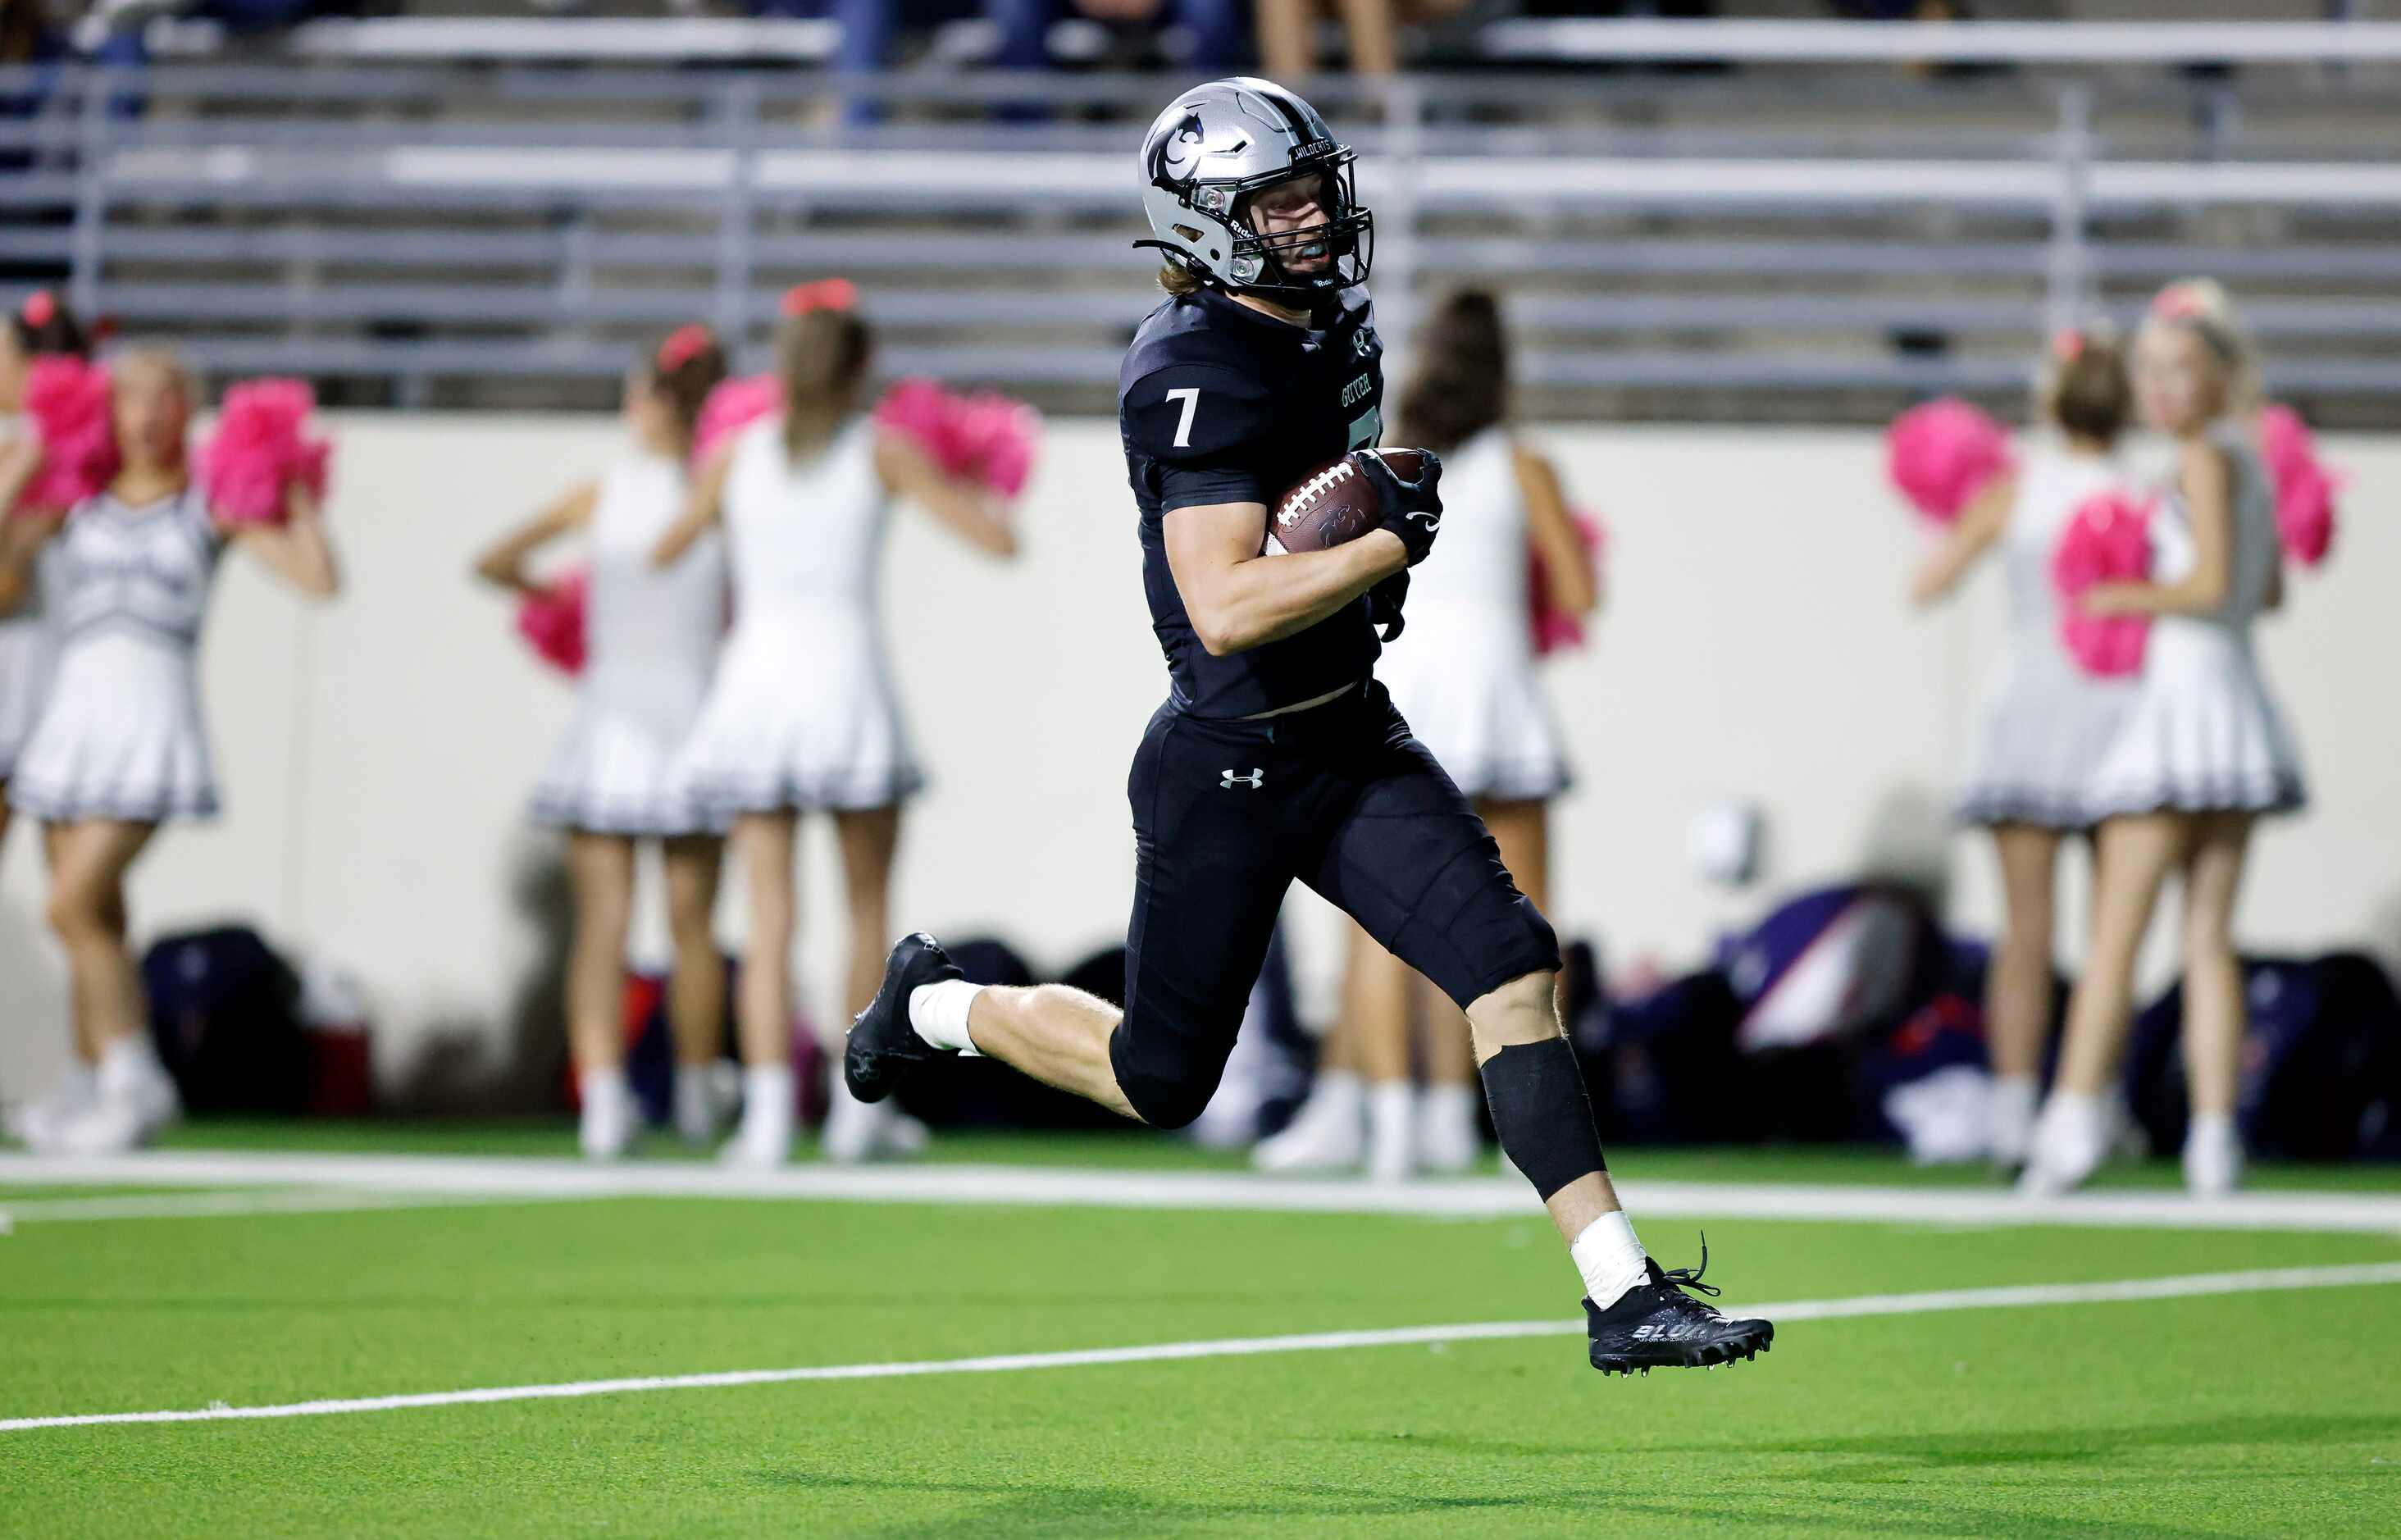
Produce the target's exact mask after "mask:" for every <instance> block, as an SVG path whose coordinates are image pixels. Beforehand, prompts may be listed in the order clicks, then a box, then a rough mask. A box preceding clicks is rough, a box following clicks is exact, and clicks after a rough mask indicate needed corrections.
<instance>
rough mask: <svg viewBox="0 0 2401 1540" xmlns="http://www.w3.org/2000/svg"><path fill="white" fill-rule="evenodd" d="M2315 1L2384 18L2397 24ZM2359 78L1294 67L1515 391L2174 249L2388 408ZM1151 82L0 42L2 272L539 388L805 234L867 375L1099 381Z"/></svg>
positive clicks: (1071, 384) (2269, 329) (1036, 384)
mask: <svg viewBox="0 0 2401 1540" xmlns="http://www.w3.org/2000/svg"><path fill="white" fill-rule="evenodd" d="M1612 25H1615V24H1612ZM1669 30H1671V31H1675V32H1678V33H1680V34H1681V33H1682V32H1684V31H1685V30H1686V29H1681V28H1675V29H1669ZM1788 30H1789V29H1788ZM1845 30H1846V31H1847V30H1848V29H1845ZM1961 30H1963V31H1964V30H1967V29H1961ZM2052 30H2056V29H2052ZM2066 30H2068V31H2072V32H2079V33H2083V32H2090V31H2092V29H2090V28H2070V29H2066ZM2120 30H2123V29H2120ZM2220 30H2221V31H2222V30H2225V29H2220ZM2294 30H2295V29H2290V28H2287V29H2284V31H2285V32H2292V31H2294ZM2298 30H2301V31H2308V32H2312V33H2313V34H2314V33H2323V32H2326V31H2327V30H2330V29H2326V28H2303V29H2298ZM2331 30H2334V31H2339V32H2340V33H2341V34H2343V35H2344V36H2345V37H2346V38H2347V39H2350V40H2351V43H2352V44H2353V50H2354V56H2355V57H2356V58H2365V59H2381V58H2384V57H2387V56H2388V55H2387V53H2385V52H2379V51H2378V50H2379V49H2387V48H2388V45H2392V48H2390V50H2389V51H2390V52H2391V53H2392V54H2393V55H2394V56H2401V43H2396V39H2401V28H2394V27H2385V26H2378V25H2370V24H2362V23H2348V24H2344V25H2342V26H2341V27H2339V28H2335V29H2331ZM1612 35H1614V34H1612ZM1648 47H1649V45H1647V44H1646V45H1645V48H1648ZM2282 47H2283V45H2281V44H2280V45H2279V48H2282ZM2287 51H2289V50H2287ZM1636 56H1638V57H1639V56H1640V55H1639V54H1638V55H1636ZM2168 56H2169V55H2162V57H2168ZM2173 56H2174V57H2178V58H2181V57H2183V55H2182V54H2175V55H2173ZM2285 56H2286V54H2285V53H2284V52H2276V51H2274V50H2271V57H2274V58H2277V59H2283V58H2284V57H2285ZM1980 57H1981V56H1980ZM2312 57H2317V56H2316V55H2312ZM2395 79H2396V76H2395V75H2394V72H2393V71H2391V70H2390V69H2387V68H2384V67H2383V66H2381V65H2363V64H2357V63H2350V64H2346V66H2345V67H2344V68H2342V69H2341V70H2339V71H2313V72H2309V73H2304V74H2301V75H2299V76H2296V75H2295V74H2294V72H2293V71H2292V70H2291V69H2290V68H2288V67H2285V66H2283V65H2280V66H2279V67H2278V70H2277V71H2276V72H2272V73H2270V74H2267V75H2262V76H2257V77H2255V78H2250V79H2244V80H2242V81H2240V82H2239V84H2238V83H2236V82H2233V81H2230V80H2227V79H2224V78H2218V77H2215V76H2212V77H2203V78H2194V79H2186V78H2178V77H2175V76H2156V75H2147V76H2142V77H2139V78H2132V79H2128V78H2120V77H2118V76H2114V75H2104V76H2075V75H2070V76H2057V77H2036V76H2025V75H2022V74H2021V75H2006V76H1985V77H1977V78H1969V79H1959V80H1948V79H1934V78H1925V77H1920V76H1905V75H1900V74H1897V73H1892V72H1889V71H1887V72H1882V73H1876V72H1871V73H1869V74H1866V75H1845V76H1840V77H1839V78H1836V77H1830V76H1820V75H1818V74H1814V73H1813V72H1812V71H1810V70H1805V69H1804V70H1800V71H1796V72H1784V71H1778V72H1776V73H1774V74H1773V75H1772V76H1766V77H1754V76H1742V75H1736V76H1722V77H1714V78H1712V77H1707V76H1704V77H1696V78H1694V77H1681V76H1659V75H1650V74H1645V73H1642V72H1639V71H1638V72H1634V73H1632V74H1611V75H1598V74H1594V73H1591V72H1585V73H1581V74H1566V75H1560V74H1548V75H1531V74H1530V75H1502V76H1432V77H1409V78H1404V79H1401V80H1397V81H1391V82H1382V83H1352V84H1351V85H1348V86H1344V87H1338V88H1336V89H1332V90H1330V91H1329V92H1328V93H1327V94H1326V104H1328V105H1329V107H1330V108H1331V109H1332V110H1333V112H1334V113H1335V116H1336V117H1337V118H1338V126H1340V127H1341V129H1342V131H1344V132H1345V133H1346V135H1348V136H1350V137H1351V138H1352V139H1353V140H1354V142H1356V143H1358V144H1359V145H1360V147H1361V151H1362V159H1363V174H1362V184H1363V192H1364V193H1365V196H1366V197H1367V198H1368V199H1370V201H1371V202H1372V203H1373V205H1374V206H1375V208H1376V210H1377V216H1378V241H1379V247H1378V254H1377V264H1378V266H1377V276H1376V292H1377V296H1378V303H1379V309H1381V311H1382V323H1383V329H1384V331H1385V333H1386V335H1387V336H1388V337H1392V338H1393V339H1394V340H1395V341H1396V342H1402V341H1404V340H1405V339H1406V336H1407V335H1408V331H1409V325H1410V322H1411V319H1412V315H1413V312H1414V311H1415V310H1416V309H1417V308H1418V307H1419V306H1420V305H1421V304H1422V303H1423V301H1424V299H1425V298H1426V296H1429V295H1431V294H1433V293H1434V292H1436V291H1438V290H1440V289H1442V288H1445V287H1447V286H1449V285H1452V284H1456V283H1460V282H1487V283H1490V284H1493V285H1495V286H1498V287H1501V288H1502V289H1503V290H1504V291H1505V292H1506V294H1507V296H1508V303H1509V307H1510V313H1511V316H1512V320H1513V323H1514V324H1515V325H1516V328H1517V330H1518V332H1519V333H1520V335H1521V337H1523V339H1524V343H1525V346H1524V349H1523V364H1522V369H1521V373H1522V375H1523V377H1524V379H1525V381H1526V384H1527V388H1528V390H1529V392H1530V395H1532V396H1533V397H1534V398H1535V401H1534V405H1535V406H1536V409H1552V410H1562V411H1586V410H1589V411H1614V412H1642V413H1654V412H1674V413H1675V414H1677V415H1694V414H1698V415H1714V414H1721V413H1725V414H1756V413H1771V414H1777V415H1783V414H1787V413H1791V414H1805V415H1809V416H1816V417H1864V416H1868V415H1872V414H1874V413H1880V412H1884V411H1887V410H1889V409H1890V406H1891V405H1892V403H1893V401H1894V400H1895V399H1897V398H1900V397H1905V396H1907V395H1910V394H1913V393H1917V392H1928V391H1939V390H1963V391H1969V392H1988V393H1999V392H2015V391H2016V390H2017V389H2019V388H2020V386H2021V385H2022V383H2023V381H2024V377H2025V374H2026V367H2027V365H2026V360H2027V359H2028V358H2029V357H2030V356H2031V355H2032V353H2033V352H2034V351H2036V348H2037V341H2038V339H2039V338H2040V337H2042V336H2043V335H2044V334H2045V333H2046V331H2047V330H2048V329H2050V328H2051V327H2052V326H2055V325H2057V324H2058V323H2062V322H2064V321H2065V320H2068V319H2071V318H2077V317H2081V316H2085V315H2088V314H2090V313H2092V312H2094V311H2096V310H2100V311H2108V310H2116V311H2126V310H2130V309H2132V308H2133V306H2134V305H2135V304H2137V303H2139V300H2140V298H2141V297H2142V296H2143V295H2144V294H2145V293H2146V292H2147V290H2148V289H2149V288H2150V287H2151V286H2153V285H2155V284H2156V283H2157V282H2161V280H2164V279H2166V278H2169V277H2173V276H2175V275H2176V274H2178V273H2181V272H2185V271H2207V272H2215V273H2217V274H2219V275H2221V276H2223V277H2225V278H2227V279H2228V280H2229V282H2231V283H2233V284H2235V285H2236V287H2237V290H2238V293H2239V294H2240V295H2241V296H2243V299H2244V300H2245V302H2246V310H2247V316H2248V319H2249V322H2250V323H2251V324H2252V325H2253V327H2254V328H2255V329H2256V330H2257V332H2258V333H2259V335H2260V337H2262V339H2263V341H2265V342H2266V343H2267V344H2268V345H2269V346H2268V358H2269V365H2270V372H2271V383H2272V384H2274V385H2275V386H2276V387H2277V388H2278V389H2280V390H2282V391H2285V392H2295V393H2301V394H2305V395H2316V396H2318V397H2321V398H2324V399H2325V400H2326V401H2327V402H2328V403H2329V404H2330V406H2331V407H2332V409H2333V412H2334V415H2335V416H2336V417H2337V418H2338V419H2351V420H2358V421H2363V422H2389V421H2393V420H2396V419H2401V304H2396V303H2395V301H2396V300H2401V242H2396V241H2394V235H2395V234H2396V233H2401V169H2396V168H2394V167H2393V166H2391V165H2390V164H2388V163H2387V162H2386V160H2385V158H2384V149H2385V147H2386V146H2389V145H2390V144H2393V143H2394V142H2395V141H2396V139H2401V134H2396V132H2395V131H2396V130H2401V90H2396V89H2395V87H2394V81H2395ZM1172 89H1173V83H1172V82H1166V81H1162V80H1160V79H1158V78H1152V77H1143V76H1132V77H1127V76H1056V75H1053V76H1001V75H985V74H972V75H956V76H942V77H934V78H929V77H927V76H926V75H925V74H923V73H922V72H921V73H918V74H913V75H908V76H875V77H861V76H843V77H841V78H840V79H839V80H836V79H835V78H834V77H831V76H825V75H821V74H814V73H794V72H758V71H751V70H741V69H736V70H717V69H712V70H691V69H683V68H677V67H659V68H652V69H626V68H621V67H613V66H612V67H609V68H581V67H578V68H565V69H521V68H501V69H492V70H473V71H461V70H458V69H390V68H376V69H362V68H358V67H355V66H351V65H347V64H324V63H312V64H309V65H308V66H306V67H301V66H298V65H293V64H279V65H269V66H265V67H249V68H240V67H215V66H209V67H201V66H173V67H163V68H158V69H153V70H151V71H149V72H146V73H144V74H113V73H110V72H106V71H102V70H97V69H73V68H71V69H65V70H62V71H58V72H55V73H52V74H48V75H44V76H34V75H30V74H27V73H25V72H18V73H16V74H14V75H0V97H13V98H14V99H16V100H18V101H21V102H24V103H35V102H38V105H35V106H34V107H33V109H32V110H31V111H29V112H27V113H25V114H24V115H21V116H17V117H0V297H7V296H11V295H13V294H15V293H17V292H20V291H21V289H22V288H24V287H28V286H31V285H32V284H33V283H35V282H52V281H56V280H57V279H58V278H60V277H63V278H64V280H65V282H66V283H67V286H68V288H69V290H70V292H71V294H72V296H73V297H74V298H75V302H76V303H77V304H78V305H79V306H81V307H82V308H84V309H88V310H90V311H93V312H96V313H97V312H105V313H110V314H114V315H115V316H117V317H118V318H120V319H121V320H122V321H123V322H124V323H125V324H126V325H127V326H128V327H129V328H130V329H134V330H138V331H140V332H142V333H144V334H147V335H161V336H165V337H171V338H174V339H175V340H177V341H178V342H179V343H180V344H181V345H182V346H184V347H185V349H186V350H187V351H189V352H190V353H191V355H192V356H193V357H194V359H195V361H196V362H197V363H199V364H200V365H201V366H202V367H203V368H204V369H205V370H207V371H209V372H211V373H212V374H216V375H231V374H241V373H251V372H257V371H261V370H268V369H273V370H278V371H289V372H300V373H307V374H311V375H315V376H318V377H320V378H322V379H323V380H325V381H326V382H327V383H328V386H329V388H330V389H332V390H333V391H335V392H336V393H337V394H338V395H340V397H341V398H342V399H346V400H350V401H353V402H360V403H376V402H389V403H391V404H398V405H419V404H440V403H460V404H468V403H473V402H478V401H485V400H509V401H555V402H569V401H582V400H597V398H598V397H599V396H600V395H601V394H602V393H603V392H604V389H605V385H606V382H608V381H609V380H611V379H613V378H614V377H615V375H616V374H617V373H618V372H619V371H620V370H621V369H622V368H623V367H624V364H626V363H627V362H628V361H629V360H630V359H631V358H633V357H634V356H636V355H637V351H638V349H639V347H640V346H641V345H642V344H643V343H644V342H645V341H647V340H648V339H650V338H652V337H654V336H655V335H656V334H657V333H658V331H660V330H661V329H662V328H664V327H665V326H668V325H671V324H674V323H679V322H681V321H684V320H688V319H692V318H693V317H695V316H698V317H701V318H704V319H707V320H709V321H711V322H712V323H715V324H716V325H717V326H719V327H720V330H722V331H723V332H724V333H725V334H726V335H727V336H729V337H733V338H735V339H736V340H737V342H738V343H739V344H740V345H741V346H742V347H744V348H745V349H747V350H748V351H750V353H751V354H752V356H753V358H754V359H755V358H757V357H758V356H760V355H761V352H762V350H763V346H764V341H765V337H766V332H767V328H768V327H769V326H770V325H771V324H772V320H773V315H774V301H775V296H776V295H777V294H778V293H779V292H780V291H781V289H782V288H783V287H784V286H785V285H786V284H788V283H789V282H793V281H794V280H796V279H799V278H803V277H810V276H816V275H820V274H822V273H825V272H827V271H832V270H841V271H847V272H850V273H851V274H852V275H853V276H856V277H858V278H860V279H862V280H866V281H868V282H869V286H870V293H871V306H872V313H873V315H874V316H875V318H876V320H877V322H878V324H879V326H880V327H881V328H882V329H883V331H884V332H885V338H886V358H887V363H888V364H889V365H890V366H892V367H895V368H899V369H904V370H917V369H924V370H931V371H936V372H940V373H942V374H944V375H946V376H949V377H952V378H981V379H989V380H994V381H996V382H1000V383H1003V384H1007V385H1009V386H1011V387H1014V388H1017V389H1021V390H1024V391H1027V392H1030V393H1034V394H1036V395H1037V396H1040V397H1042V398H1044V399H1046V400H1050V401H1052V402H1054V403H1057V404H1061V405H1072V406H1098V405H1100V404H1102V403H1104V401H1105V400H1106V397H1107V395H1108V392H1109V391H1110V388H1111V386H1112V384H1113V381H1114V379H1115V375H1116V367H1117V361H1118V354H1119V352H1120V351H1121V349H1122V345H1123V339H1124V337H1125V335H1126V333H1127V332H1128V331H1129V330H1130V328H1131V327H1132V324H1133V323H1135V322H1136V321H1137V320H1138V319H1139V318H1140V316H1141V315H1142V313H1143V312H1144V311H1145V310H1146V309H1148V308H1149V306H1150V305H1151V304H1152V303H1154V302H1155V300H1156V297H1157V296H1156V291H1155V290H1153V289H1152V288H1151V287H1150V286H1149V283H1148V278H1149V268H1148V267H1147V265H1146V262H1145V261H1144V260H1143V259H1141V258H1140V257H1139V256H1138V254H1134V253H1132V251H1130V250H1129V248H1128V242H1129V241H1131V240H1132V238H1133V237H1134V236H1136V235H1138V234H1140V233H1142V232H1141V230H1140V227H1139V224H1138V216H1137V213H1136V199H1135V196H1134V166H1133V161H1134V157H1133V153H1132V145H1133V144H1134V142H1135V140H1136V138H1137V137H1138V135H1139V132H1140V130H1141V126H1142V124H1143V123H1144V122H1146V120H1147V118H1148V116H1149V114H1150V111H1151V110H1152V108H1153V107H1154V106H1155V105H1156V103H1157V102H1158V101H1159V100H1160V99H1162V98H1163V97H1164V96H1165V95H1166V94H1167V93H1168V92H1169V91H1171V90H1172ZM861 103H866V104H868V108H869V110H868V111H867V112H860V111H858V110H856V109H858V107H859V105H860V104H861Z"/></svg>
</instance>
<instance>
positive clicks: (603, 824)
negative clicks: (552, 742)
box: [533, 665, 725, 839]
mask: <svg viewBox="0 0 2401 1540" xmlns="http://www.w3.org/2000/svg"><path fill="white" fill-rule="evenodd" d="M707 690H708V678H707V675H706V674H702V673H695V672H692V671H688V670H680V669H671V668H660V667H611V666H608V665H596V666H595V667H593V668H592V669H591V670H590V671H589V672H587V673H586V674H585V675H584V678H583V686H582V689H581V691H580V693H579V694H578V697H577V700H576V706H575V718H574V721H573V722H569V725H568V729H567V733H566V735H565V736H563V737H561V738H560V739H559V742H558V747H557V748H556V749H554V750H552V752H551V756H550V763H548V764H547V765H546V766H545V767H544V768H543V770H542V779H541V781H540V782H539V783H538V784H537V785H536V787H535V789H534V797H533V820H534V821H535V822H536V823H539V824H543V825H546V826H548V827H551V828H554V829H571V830H580V831H583V832H587V833H595V834H618V835H624V836H627V837H632V838H657V839H677V838H681V837H684V836H687V835H695V834H713V833H720V832H723V830H724V826H725V820H724V818H722V817H721V816H720V815H719V814H718V813H716V812H715V811H713V810H712V809H711V808H710V807H709V806H708V805H707V803H705V802H704V801H703V800H702V799H701V797H700V796H699V794H698V793H697V792H696V791H694V789H693V783H692V776H691V772H690V770H689V768H688V767H687V765H686V764H685V763H684V757H683V753H684V749H685V746H686V745H687V744H688V743H689V742H690V740H691V737H692V730H693V723H694V722H697V721H698V720H699V718H700V711H701V707H702V705H703V704H704V702H705V701H706V700H707Z"/></svg>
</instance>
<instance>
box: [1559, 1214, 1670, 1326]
mask: <svg viewBox="0 0 2401 1540" xmlns="http://www.w3.org/2000/svg"><path fill="white" fill-rule="evenodd" d="M1568 1255H1569V1256H1571V1257H1572V1258H1575V1265H1576V1271H1577V1272H1581V1273H1583V1274H1584V1291H1585V1295H1586V1296H1587V1297H1589V1298H1590V1299H1591V1300H1592V1302H1593V1303H1594V1304H1597V1305H1598V1306H1599V1307H1600V1308H1601V1309H1603V1310H1607V1309H1608V1308H1609V1307H1610V1306H1612V1305H1613V1304H1615V1303H1617V1301H1618V1300H1620V1299H1624V1298H1625V1297H1626V1290H1627V1289H1629V1288H1632V1287H1634V1286H1636V1285H1638V1284H1643V1283H1648V1282H1649V1281H1650V1278H1651V1274H1650V1272H1649V1271H1648V1270H1647V1269H1645V1268H1644V1267H1643V1265H1642V1264H1643V1263H1644V1262H1645V1261H1647V1260H1649V1254H1648V1253H1646V1252H1645V1251H1644V1250H1643V1249H1642V1243H1641V1242H1640V1241H1638V1240H1636V1239H1635V1238H1634V1221H1632V1220H1631V1219H1628V1218H1627V1217H1626V1216H1625V1215H1624V1214H1623V1213H1617V1214H1604V1215H1602V1216H1601V1217H1599V1218H1598V1219H1595V1220H1594V1221H1593V1222H1592V1223H1590V1224H1588V1225H1586V1226H1585V1227H1584V1233H1583V1234H1581V1235H1579V1236H1577V1237H1576V1238H1575V1244H1572V1245H1571V1246H1569V1247H1568Z"/></svg>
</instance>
